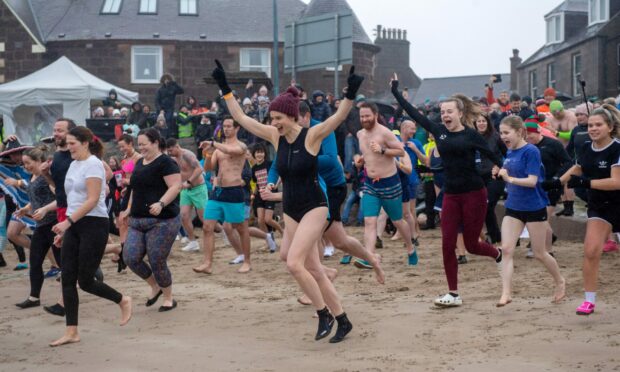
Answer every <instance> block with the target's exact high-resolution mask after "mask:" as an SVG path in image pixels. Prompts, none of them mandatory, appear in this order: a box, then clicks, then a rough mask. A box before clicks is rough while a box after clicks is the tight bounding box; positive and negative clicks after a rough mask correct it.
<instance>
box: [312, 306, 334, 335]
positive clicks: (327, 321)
mask: <svg viewBox="0 0 620 372" xmlns="http://www.w3.org/2000/svg"><path fill="white" fill-rule="evenodd" d="M316 313H317V314H318V316H319V328H318V329H317V331H316V336H315V337H314V339H315V340H317V341H318V340H320V339H322V338H325V337H327V336H329V334H330V333H331V331H332V327H333V326H334V317H333V316H332V314H330V313H329V310H327V306H326V307H325V308H324V309H323V310H317V312H316Z"/></svg>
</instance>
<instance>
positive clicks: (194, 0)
mask: <svg viewBox="0 0 620 372" xmlns="http://www.w3.org/2000/svg"><path fill="white" fill-rule="evenodd" d="M191 4H193V5H194V6H193V8H194V11H193V12H192V11H191V10H192V9H191V8H192V7H191V6H190V5H191ZM179 15H189V16H197V15H198V0H179Z"/></svg>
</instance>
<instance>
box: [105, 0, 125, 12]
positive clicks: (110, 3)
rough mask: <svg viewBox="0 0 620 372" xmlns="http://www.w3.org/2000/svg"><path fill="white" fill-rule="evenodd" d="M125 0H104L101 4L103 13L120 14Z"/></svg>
mask: <svg viewBox="0 0 620 372" xmlns="http://www.w3.org/2000/svg"><path fill="white" fill-rule="evenodd" d="M122 6H123V0H104V1H103V5H102V6H101V14H119V13H120V12H121V7H122Z"/></svg>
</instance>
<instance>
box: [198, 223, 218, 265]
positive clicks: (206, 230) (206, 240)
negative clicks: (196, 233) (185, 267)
mask: <svg viewBox="0 0 620 372" xmlns="http://www.w3.org/2000/svg"><path fill="white" fill-rule="evenodd" d="M216 222H217V221H214V220H206V221H205V222H204V224H203V225H202V233H203V234H202V236H203V238H202V244H203V247H204V252H205V255H204V261H203V263H202V265H199V266H197V267H194V268H193V270H194V272H197V273H204V274H211V270H212V265H213V251H214V249H215V242H214V238H215V237H214V232H213V229H214V227H215V224H216Z"/></svg>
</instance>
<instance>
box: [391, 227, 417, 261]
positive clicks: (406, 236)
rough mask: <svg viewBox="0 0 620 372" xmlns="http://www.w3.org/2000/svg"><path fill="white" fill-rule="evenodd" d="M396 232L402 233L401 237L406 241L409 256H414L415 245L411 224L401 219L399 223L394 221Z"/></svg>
mask: <svg viewBox="0 0 620 372" xmlns="http://www.w3.org/2000/svg"><path fill="white" fill-rule="evenodd" d="M392 223H393V224H394V226H396V230H398V232H400V236H402V237H403V239H404V240H405V247H406V248H407V254H413V244H412V243H411V230H410V229H409V224H407V222H405V220H403V219H400V220H398V221H392Z"/></svg>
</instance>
